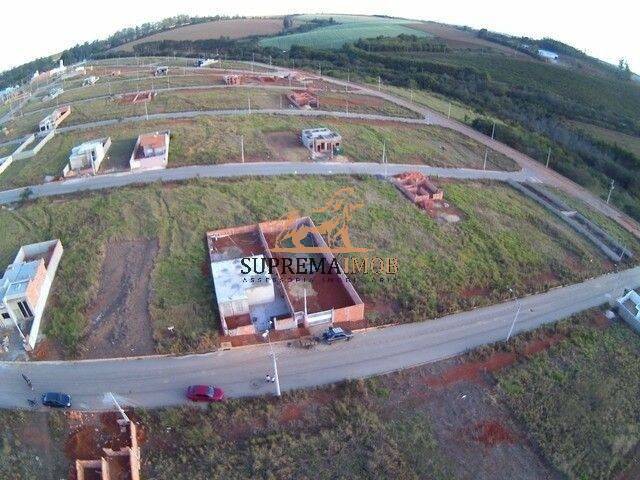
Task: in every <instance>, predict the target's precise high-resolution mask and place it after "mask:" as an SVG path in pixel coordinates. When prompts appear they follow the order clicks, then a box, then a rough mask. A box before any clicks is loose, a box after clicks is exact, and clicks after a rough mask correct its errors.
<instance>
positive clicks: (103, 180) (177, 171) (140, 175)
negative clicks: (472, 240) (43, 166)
mask: <svg viewBox="0 0 640 480" xmlns="http://www.w3.org/2000/svg"><path fill="white" fill-rule="evenodd" d="M407 170H419V171H421V172H423V173H425V174H427V175H433V176H440V177H449V178H463V179H493V180H524V179H526V178H527V171H526V170H521V171H518V172H503V171H496V170H473V169H467V168H438V167H428V166H424V165H402V164H386V165H385V164H380V163H364V162H362V163H338V162H314V163H305V162H256V163H223V164H221V165H194V166H189V167H178V168H168V169H166V170H153V171H148V172H119V173H111V174H105V175H97V176H95V177H83V178H74V179H69V180H64V181H59V182H51V183H45V184H42V185H34V186H32V187H29V188H31V191H32V192H33V194H32V196H31V198H36V197H46V196H53V195H63V194H67V193H76V192H82V191H89V190H101V189H105V188H114V187H123V186H126V185H134V184H142V183H153V182H156V181H167V182H168V181H177V180H187V179H190V178H196V177H208V178H223V177H242V176H245V177H246V176H253V175H257V176H265V175H269V176H271V175H297V174H299V175H339V174H348V175H354V174H362V175H385V174H389V175H395V174H396V173H401V172H406V171H407ZM24 190H25V188H16V189H13V190H5V191H1V192H0V204H7V203H12V202H16V201H18V200H19V199H20V194H21V193H22V192H23V191H24Z"/></svg>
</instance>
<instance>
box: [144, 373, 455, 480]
mask: <svg viewBox="0 0 640 480" xmlns="http://www.w3.org/2000/svg"><path fill="white" fill-rule="evenodd" d="M388 394H389V392H388V390H386V389H385V388H381V387H380V386H379V385H378V382H377V381H376V380H369V381H366V382H365V381H358V382H352V383H350V384H347V385H341V386H338V387H334V388H329V389H323V390H319V391H317V392H315V391H311V392H294V393H288V394H285V395H284V397H283V398H282V400H281V401H275V400H273V399H269V400H265V399H256V400H246V399H245V400H232V401H230V402H228V403H227V404H224V405H214V406H212V407H211V408H209V409H208V410H206V411H203V410H200V409H191V408H172V409H163V410H159V411H151V412H139V411H138V412H137V413H138V414H140V415H141V421H142V423H143V424H144V425H146V426H148V428H149V430H148V437H149V438H150V439H151V440H150V441H149V442H148V443H146V444H145V445H144V446H143V449H142V457H143V458H144V467H143V474H144V477H145V478H154V479H157V480H163V479H172V478H176V476H178V477H180V478H182V477H184V476H187V477H190V478H205V477H206V478H232V479H241V478H282V479H293V478H317V479H333V478H353V479H369V478H402V479H405V478H406V479H417V478H430V479H434V480H435V479H443V478H449V477H448V476H447V475H446V473H445V466H444V462H443V461H442V459H441V457H440V455H439V448H438V445H437V443H436V440H435V438H434V436H433V434H432V432H431V425H430V419H429V418H428V417H427V416H426V415H425V414H424V413H422V412H419V411H413V410H411V409H408V408H396V409H394V411H392V412H390V411H389V410H388V405H387V402H386V401H385V400H386V398H387V396H388ZM167 431H170V432H171V434H170V438H169V437H167V434H166V432H167ZM418 452H419V453H418ZM196 458H197V459H198V461H193V460H194V459H196Z"/></svg>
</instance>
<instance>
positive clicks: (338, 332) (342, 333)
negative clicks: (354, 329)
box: [319, 327, 353, 344]
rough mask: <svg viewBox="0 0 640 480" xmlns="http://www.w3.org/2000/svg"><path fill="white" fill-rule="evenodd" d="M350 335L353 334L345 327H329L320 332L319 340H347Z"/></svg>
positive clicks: (329, 342) (331, 341)
mask: <svg viewBox="0 0 640 480" xmlns="http://www.w3.org/2000/svg"><path fill="white" fill-rule="evenodd" d="M351 337H353V334H352V333H351V331H349V330H347V329H346V328H340V327H331V328H329V329H327V330H326V331H325V332H324V333H323V334H322V336H321V337H320V338H319V340H320V341H322V342H324V343H328V344H332V343H333V342H337V341H339V340H346V341H349V340H351Z"/></svg>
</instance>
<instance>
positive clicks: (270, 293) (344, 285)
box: [207, 217, 364, 336]
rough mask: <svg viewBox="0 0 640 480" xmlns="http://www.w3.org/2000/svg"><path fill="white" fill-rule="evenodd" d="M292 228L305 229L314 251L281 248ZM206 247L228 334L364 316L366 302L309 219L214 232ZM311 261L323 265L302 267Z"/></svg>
mask: <svg viewBox="0 0 640 480" xmlns="http://www.w3.org/2000/svg"><path fill="white" fill-rule="evenodd" d="M290 232H306V235H305V236H304V239H303V243H304V245H306V246H307V247H308V250H309V252H300V251H295V250H296V249H295V248H292V249H287V248H283V247H282V242H281V241H280V240H281V239H282V238H286V237H287V236H288V234H289V233H290ZM207 245H208V249H209V257H210V263H211V274H212V276H213V283H214V287H215V295H216V299H217V306H218V312H219V315H220V324H221V327H222V332H223V334H224V335H227V336H240V335H256V334H258V333H260V332H264V331H266V330H270V329H271V330H276V331H282V330H291V329H296V328H298V327H304V328H310V327H314V326H329V325H332V324H342V325H344V324H347V325H349V324H353V323H354V322H360V321H362V320H363V319H364V303H363V302H362V300H361V298H360V296H359V295H358V293H357V292H356V290H355V289H354V288H353V285H352V284H351V283H350V282H349V280H348V279H347V277H346V275H345V274H344V272H343V271H342V268H341V267H340V266H339V265H338V262H337V261H335V257H334V255H333V254H332V253H331V251H330V249H329V247H328V246H327V244H326V242H325V241H324V239H323V238H322V235H320V233H319V231H318V230H317V228H316V226H315V225H314V224H313V221H312V220H311V219H310V218H309V217H301V218H296V219H283V220H274V221H269V222H263V223H258V224H253V225H246V226H242V227H233V228H227V229H222V230H215V231H212V232H208V233H207ZM312 264H315V265H316V266H318V265H324V267H323V268H322V269H314V268H306V269H300V268H298V267H299V266H300V265H306V266H307V267H309V265H312ZM296 265H297V266H298V267H296V268H293V267H292V266H296ZM328 265H333V266H334V267H333V268H328V269H327V267H326V266H328Z"/></svg>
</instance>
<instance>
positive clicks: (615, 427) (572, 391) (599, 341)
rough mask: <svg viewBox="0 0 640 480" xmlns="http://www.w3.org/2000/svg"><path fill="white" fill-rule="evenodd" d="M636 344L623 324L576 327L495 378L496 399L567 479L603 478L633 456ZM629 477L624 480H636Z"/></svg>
mask: <svg viewBox="0 0 640 480" xmlns="http://www.w3.org/2000/svg"><path fill="white" fill-rule="evenodd" d="M639 366H640V338H639V337H638V335H637V334H635V333H634V332H633V331H632V330H631V329H630V328H628V327H627V326H626V325H624V324H614V325H612V326H611V327H609V328H606V329H604V330H598V329H596V328H594V327H593V326H591V327H590V326H586V325H581V326H578V327H576V328H575V329H574V331H572V332H571V333H570V334H569V335H568V337H567V338H566V339H565V340H563V341H562V342H560V343H559V344H557V345H555V346H554V347H552V348H551V349H550V350H548V351H547V352H543V353H540V354H539V355H537V356H535V357H534V358H532V359H531V360H530V361H527V362H526V363H521V364H518V365H516V366H514V367H512V368H510V369H509V370H508V371H506V372H504V373H502V374H499V375H498V376H497V377H498V382H499V389H500V391H501V392H502V395H501V396H502V398H503V399H504V401H506V403H507V404H508V405H509V406H510V408H511V410H512V411H513V413H514V414H515V416H516V417H517V418H518V419H519V420H520V421H521V422H522V423H523V424H524V426H525V428H526V430H527V431H528V432H529V436H530V438H531V439H532V440H533V442H534V443H535V444H537V446H538V447H539V448H540V450H541V451H542V453H543V454H544V455H545V456H546V457H547V459H548V460H549V461H550V463H551V464H552V465H553V466H554V467H555V468H556V469H558V470H559V471H560V472H562V473H563V474H564V475H566V476H567V478H571V479H580V480H582V479H594V480H596V479H610V478H616V476H615V474H616V473H617V472H620V471H621V470H624V469H625V468H627V466H629V464H630V463H631V462H632V461H634V458H635V459H637V456H638V453H640V443H639V442H640V421H639V419H640V404H639V403H638V401H637V400H638V396H639V395H640V367H639ZM635 468H636V470H635V474H634V473H630V474H629V476H627V477H623V478H637V476H636V475H637V474H638V473H639V472H640V465H639V464H637V463H636V465H635Z"/></svg>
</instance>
